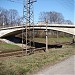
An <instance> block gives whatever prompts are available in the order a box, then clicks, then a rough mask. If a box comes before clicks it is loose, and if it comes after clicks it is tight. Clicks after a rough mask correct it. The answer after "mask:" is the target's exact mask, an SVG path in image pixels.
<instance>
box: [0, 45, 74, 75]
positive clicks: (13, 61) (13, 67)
mask: <svg viewBox="0 0 75 75" xmlns="http://www.w3.org/2000/svg"><path fill="white" fill-rule="evenodd" d="M74 49H75V47H74V46H71V45H64V46H63V48H57V49H55V48H54V49H50V50H49V52H40V53H39V52H37V53H35V54H32V55H29V56H23V57H14V56H13V57H8V58H7V57H6V58H4V59H3V58H2V59H1V58H0V75H27V74H28V73H32V72H35V71H37V70H39V69H40V68H42V67H44V66H45V65H53V64H55V63H57V62H59V61H61V60H63V59H65V58H67V57H69V56H71V55H73V54H74Z"/></svg>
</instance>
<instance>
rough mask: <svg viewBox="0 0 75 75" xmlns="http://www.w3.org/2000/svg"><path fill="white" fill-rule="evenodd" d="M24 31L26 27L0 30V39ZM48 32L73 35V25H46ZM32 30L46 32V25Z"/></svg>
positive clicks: (74, 32) (74, 30)
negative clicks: (54, 31) (53, 31)
mask: <svg viewBox="0 0 75 75" xmlns="http://www.w3.org/2000/svg"><path fill="white" fill-rule="evenodd" d="M29 28H30V29H33V26H29V27H28V29H29ZM24 29H26V26H13V27H6V28H0V37H7V36H12V35H16V34H19V33H22V30H24ZM47 29H48V30H56V31H61V32H65V33H68V34H72V35H75V25H66V24H47ZM34 30H46V24H42V25H34Z"/></svg>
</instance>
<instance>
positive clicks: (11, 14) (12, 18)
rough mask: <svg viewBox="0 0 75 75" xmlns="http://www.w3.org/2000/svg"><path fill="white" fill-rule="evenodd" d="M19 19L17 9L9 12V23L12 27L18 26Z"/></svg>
mask: <svg viewBox="0 0 75 75" xmlns="http://www.w3.org/2000/svg"><path fill="white" fill-rule="evenodd" d="M17 19H18V12H17V10H15V9H10V10H9V22H10V24H11V25H16V24H17V22H16V21H17Z"/></svg>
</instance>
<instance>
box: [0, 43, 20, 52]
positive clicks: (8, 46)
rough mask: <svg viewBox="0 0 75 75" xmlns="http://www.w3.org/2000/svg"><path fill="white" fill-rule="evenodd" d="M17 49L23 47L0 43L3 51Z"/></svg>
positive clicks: (0, 49)
mask: <svg viewBox="0 0 75 75" xmlns="http://www.w3.org/2000/svg"><path fill="white" fill-rule="evenodd" d="M17 50H21V48H20V47H19V46H17V45H14V44H6V43H0V51H1V52H11V51H17Z"/></svg>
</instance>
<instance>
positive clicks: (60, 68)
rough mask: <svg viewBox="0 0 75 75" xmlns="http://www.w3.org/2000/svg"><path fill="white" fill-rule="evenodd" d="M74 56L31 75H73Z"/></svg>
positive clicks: (74, 69)
mask: <svg viewBox="0 0 75 75" xmlns="http://www.w3.org/2000/svg"><path fill="white" fill-rule="evenodd" d="M74 71H75V55H74V56H71V57H70V58H68V59H67V60H65V61H62V62H61V63H57V64H55V65H54V66H49V67H47V68H45V69H43V70H42V71H40V72H38V73H37V74H33V75H75V72H74Z"/></svg>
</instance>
